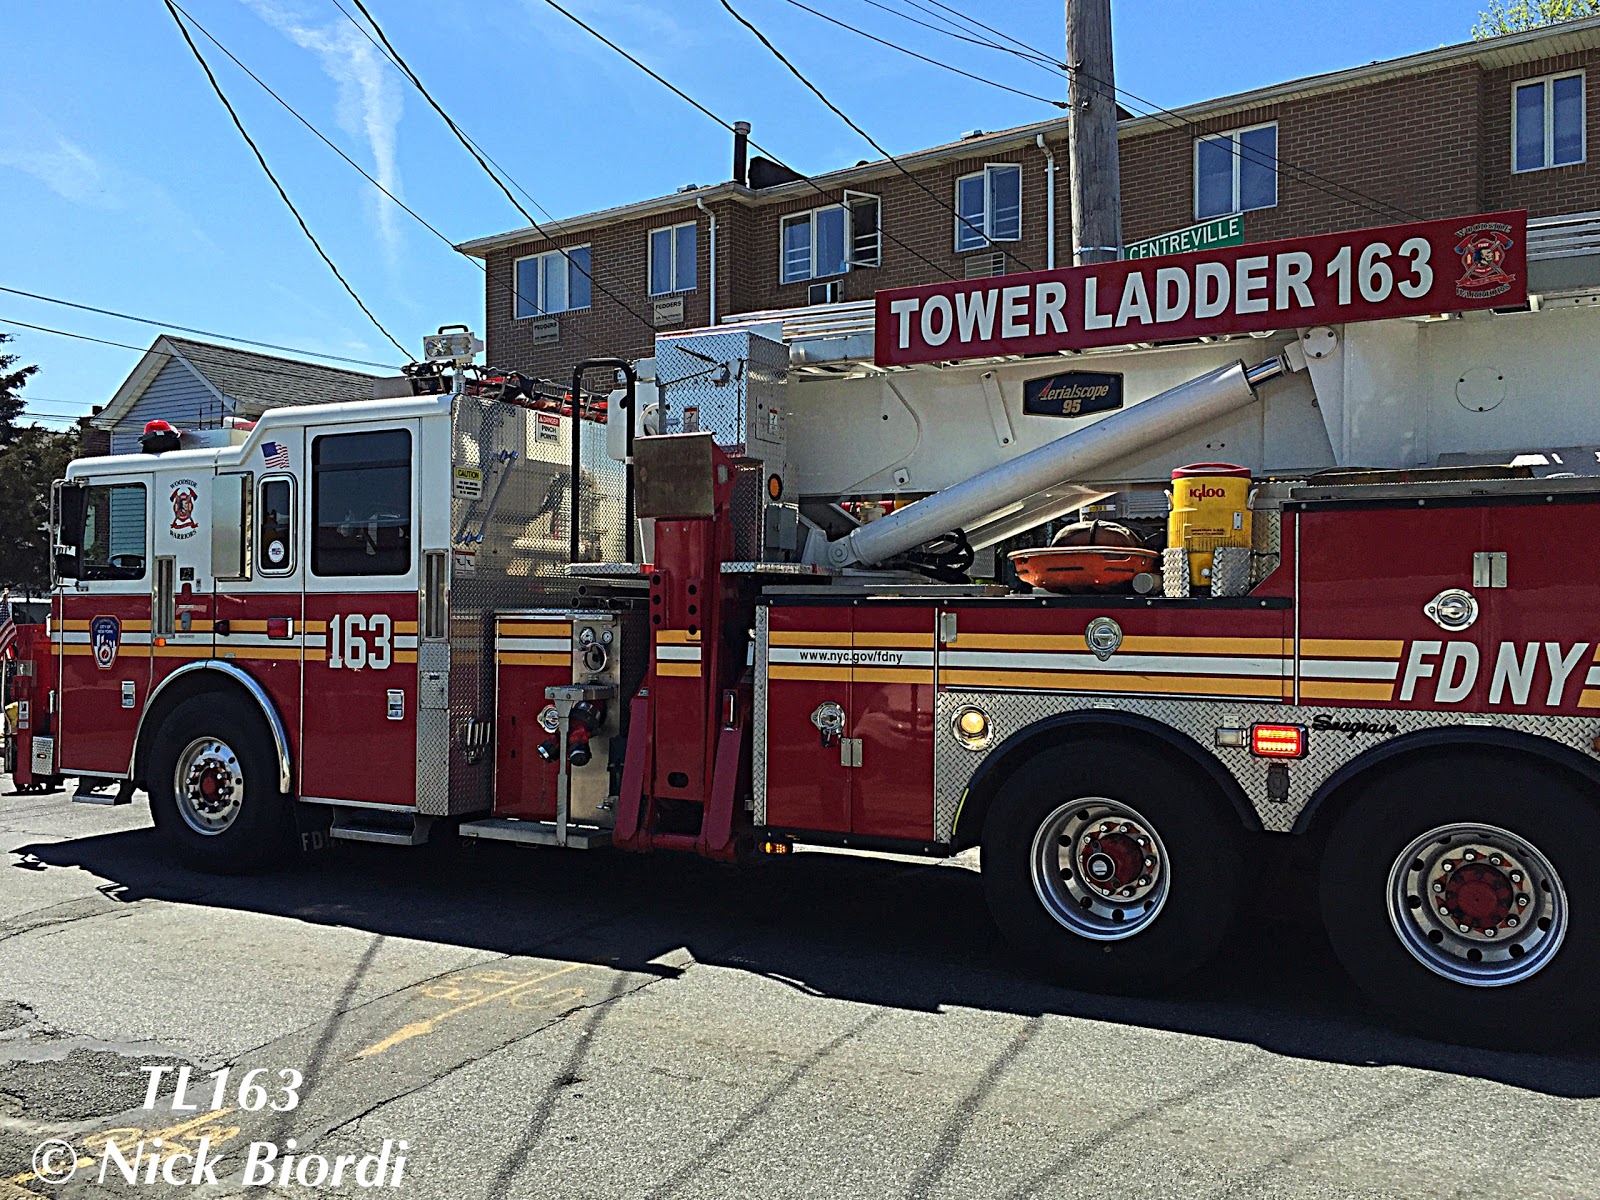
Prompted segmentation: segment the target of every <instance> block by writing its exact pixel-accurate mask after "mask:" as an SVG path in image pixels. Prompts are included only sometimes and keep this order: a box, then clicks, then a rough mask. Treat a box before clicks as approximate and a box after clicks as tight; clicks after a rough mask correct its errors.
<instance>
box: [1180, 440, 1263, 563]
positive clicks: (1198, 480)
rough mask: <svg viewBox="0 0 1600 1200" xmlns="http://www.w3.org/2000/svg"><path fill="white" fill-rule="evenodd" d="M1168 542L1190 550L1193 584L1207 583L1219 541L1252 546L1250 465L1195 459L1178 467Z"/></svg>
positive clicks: (1226, 543) (1219, 544) (1220, 543)
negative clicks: (1194, 461)
mask: <svg viewBox="0 0 1600 1200" xmlns="http://www.w3.org/2000/svg"><path fill="white" fill-rule="evenodd" d="M1167 545H1168V546H1182V547H1183V548H1184V549H1185V550H1186V551H1188V553H1189V583H1190V585H1191V586H1193V587H1204V586H1206V585H1208V584H1209V583H1210V582H1211V556H1212V554H1213V552H1215V550H1216V549H1217V547H1218V546H1249V545H1250V469H1249V468H1248V467H1240V466H1235V465H1234V464H1233V463H1190V464H1189V465H1188V466H1187V467H1179V468H1178V469H1177V470H1175V471H1174V472H1173V473H1172V512H1171V514H1170V515H1169V516H1168V518H1167Z"/></svg>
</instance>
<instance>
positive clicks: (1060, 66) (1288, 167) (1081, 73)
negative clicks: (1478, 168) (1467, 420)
mask: <svg viewBox="0 0 1600 1200" xmlns="http://www.w3.org/2000/svg"><path fill="white" fill-rule="evenodd" d="M786 2H787V3H791V4H792V3H795V2H796V0H786ZM866 2H867V3H869V4H873V6H874V7H876V8H883V9H884V11H886V12H895V10H893V9H889V8H887V7H886V6H884V5H883V4H879V3H877V2H876V0H866ZM927 2H928V3H930V4H933V5H935V6H937V7H938V8H940V9H943V10H944V11H945V12H947V13H951V14H954V15H955V16H956V17H959V18H960V19H961V20H963V21H965V22H967V24H968V25H970V26H972V27H975V28H977V29H981V30H984V31H986V32H988V33H992V34H994V35H995V36H996V37H999V38H1004V39H1005V40H1006V41H1008V42H1010V43H1011V44H1012V46H1014V47H1020V49H1012V48H1009V47H1006V46H1002V45H1000V44H999V43H998V42H989V43H987V44H988V45H989V47H990V48H991V49H995V50H1000V51H1004V52H1005V53H1007V54H1012V55H1015V56H1016V57H1018V58H1020V59H1022V60H1023V61H1024V62H1032V63H1035V64H1041V63H1048V64H1049V65H1050V68H1051V69H1052V70H1054V71H1058V72H1061V73H1063V74H1066V75H1068V76H1074V75H1075V76H1077V77H1078V78H1080V79H1083V80H1085V81H1087V82H1089V83H1092V84H1094V85H1095V86H1096V87H1098V88H1099V89H1100V90H1101V91H1102V92H1104V91H1107V90H1109V91H1110V93H1111V95H1112V98H1113V99H1115V98H1116V97H1118V96H1120V97H1122V98H1123V99H1124V100H1126V101H1127V102H1128V103H1127V107H1128V108H1129V110H1130V111H1133V110H1134V109H1135V106H1137V108H1140V109H1143V110H1144V111H1143V112H1138V111H1135V112H1134V115H1135V116H1139V117H1148V118H1151V119H1154V120H1156V121H1159V122H1160V123H1161V124H1163V125H1165V126H1167V127H1168V128H1170V129H1181V130H1183V131H1185V132H1187V133H1189V135H1190V136H1191V137H1194V138H1196V139H1202V140H1203V139H1205V138H1206V137H1207V136H1208V135H1206V134H1205V133H1204V132H1203V131H1202V130H1201V129H1200V127H1199V126H1198V125H1197V124H1196V123H1195V122H1193V121H1191V120H1189V119H1187V118H1186V117H1183V116H1180V115H1179V114H1178V113H1175V112H1173V111H1172V110H1171V109H1169V108H1163V107H1162V106H1161V105H1159V104H1157V103H1156V102H1155V101H1153V100H1147V99H1145V98H1144V97H1143V96H1140V95H1138V94H1137V93H1134V92H1130V91H1128V90H1127V89H1126V88H1123V87H1119V86H1117V85H1116V84H1114V83H1109V82H1107V81H1106V80H1104V79H1101V78H1099V77H1098V76H1096V75H1092V74H1090V73H1089V72H1088V71H1085V70H1083V69H1082V68H1081V67H1074V66H1072V65H1070V64H1068V63H1063V62H1061V61H1060V60H1058V59H1055V58H1053V57H1052V56H1050V55H1048V54H1046V53H1045V52H1044V51H1043V50H1040V49H1039V48H1038V47H1037V46H1033V45H1030V44H1029V43H1027V42H1024V41H1021V40H1019V39H1017V38H1014V37H1012V36H1011V35H1010V34H1008V33H1005V32H1004V31H1002V30H999V29H996V28H995V27H994V26H992V25H986V24H984V23H983V22H982V21H980V20H978V19H977V18H976V17H971V16H968V15H967V14H966V13H964V12H962V11H961V10H960V9H957V8H952V7H951V6H950V5H948V4H945V3H942V0H927ZM904 3H907V4H910V5H911V6H912V7H913V8H915V9H917V10H918V11H919V12H924V13H929V15H937V14H933V13H930V12H929V10H928V9H927V8H925V7H924V6H923V4H921V3H920V2H919V0H904ZM802 7H803V6H802ZM895 15H896V16H899V17H900V18H901V19H903V20H907V21H912V22H913V23H915V24H917V25H924V26H925V27H928V28H931V26H926V23H925V22H922V21H918V20H916V18H914V17H911V16H909V15H907V14H906V13H903V12H896V13H895ZM835 24H841V22H835ZM951 24H954V22H951ZM845 27H846V28H850V29H852V30H853V32H856V33H860V34H861V35H862V36H863V37H871V36H872V35H871V34H867V33H863V32H862V31H861V30H855V29H853V27H852V26H845ZM940 32H944V33H945V36H947V37H952V38H956V39H958V40H960V41H973V40H974V39H972V38H969V37H966V36H964V35H962V34H959V33H953V32H949V31H940ZM874 40H878V39H874ZM1169 118H1170V119H1169ZM1226 148H1227V150H1228V152H1229V153H1230V154H1232V155H1233V157H1235V158H1237V159H1240V160H1241V161H1245V160H1246V159H1248V160H1249V161H1252V162H1259V163H1262V164H1267V165H1271V166H1272V167H1273V168H1274V170H1283V171H1287V172H1288V173H1289V174H1290V175H1292V176H1297V177H1299V179H1300V182H1302V183H1304V184H1306V185H1307V186H1309V187H1310V188H1311V189H1312V190H1313V191H1318V192H1321V193H1322V194H1323V195H1325V196H1329V197H1331V198H1333V199H1335V200H1338V201H1339V202H1340V203H1342V204H1350V205H1353V206H1354V207H1356V208H1363V209H1366V211H1368V212H1371V213H1374V214H1376V215H1377V216H1380V217H1385V218H1387V216H1388V214H1390V213H1398V214H1399V215H1401V216H1403V217H1408V218H1410V219H1411V220H1421V217H1419V216H1418V215H1417V214H1416V213H1413V212H1411V211H1409V210H1408V209H1404V208H1401V207H1400V206H1398V205H1395V204H1390V203H1389V202H1388V201H1386V200H1381V199H1379V198H1378V197H1376V196H1373V195H1370V194H1368V193H1366V192H1363V191H1362V190H1361V189H1360V188H1356V187H1352V186H1350V185H1349V184H1347V183H1341V182H1339V181H1337V180H1333V179H1329V178H1328V177H1327V176H1325V175H1320V174H1318V173H1317V172H1316V171H1313V170H1311V169H1310V168H1309V167H1303V166H1300V165H1298V164H1296V163H1293V162H1290V161H1289V160H1288V159H1284V158H1280V157H1278V156H1277V155H1275V154H1264V153H1262V152H1261V151H1259V150H1250V151H1248V152H1247V151H1246V150H1245V149H1244V148H1243V147H1242V146H1240V145H1239V144H1237V143H1236V142H1235V141H1234V140H1233V139H1231V138H1229V139H1227V140H1226ZM1313 181H1316V182H1313ZM1319 184H1327V185H1329V186H1327V187H1322V186H1319ZM1330 188H1337V189H1339V191H1333V190H1330ZM1341 192H1344V193H1348V194H1345V195H1341V194H1340V193H1341ZM1351 197H1357V198H1358V199H1352V198H1351ZM1361 201H1370V202H1371V203H1370V204H1364V203H1361ZM1374 206H1376V207H1374Z"/></svg>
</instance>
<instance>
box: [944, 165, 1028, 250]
mask: <svg viewBox="0 0 1600 1200" xmlns="http://www.w3.org/2000/svg"><path fill="white" fill-rule="evenodd" d="M1021 240H1022V168H1021V167H1020V166H1018V165H1017V164H1016V163H990V164H989V165H988V166H986V167H984V168H983V170H981V171H976V172H974V173H973V174H971V175H963V176H962V177H961V178H960V179H958V180H956V253H958V254H959V253H961V252H962V251H964V250H981V249H983V248H984V247H985V246H988V245H992V244H993V243H995V242H1020V241H1021Z"/></svg>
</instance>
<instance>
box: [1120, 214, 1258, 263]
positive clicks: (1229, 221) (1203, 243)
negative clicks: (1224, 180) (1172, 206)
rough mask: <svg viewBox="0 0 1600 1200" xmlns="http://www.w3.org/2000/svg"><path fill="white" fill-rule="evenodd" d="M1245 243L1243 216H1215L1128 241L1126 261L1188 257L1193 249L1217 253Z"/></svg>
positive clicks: (1124, 249) (1123, 253) (1124, 256)
mask: <svg viewBox="0 0 1600 1200" xmlns="http://www.w3.org/2000/svg"><path fill="white" fill-rule="evenodd" d="M1243 244H1244V217H1243V216H1242V215H1241V214H1239V213H1234V214H1233V215H1232V216H1231V217H1215V218H1213V219H1212V220H1210V221H1202V222H1200V224H1198V225H1191V226H1189V228H1187V229H1174V230H1173V231H1172V232H1171V233H1162V234H1158V235H1156V236H1155V237H1153V238H1145V239H1144V240H1143V241H1138V242H1129V243H1128V244H1127V245H1126V246H1124V247H1123V248H1122V257H1123V258H1160V257H1161V256H1162V255H1163V254H1187V253H1188V252H1189V251H1191V250H1215V249H1216V248H1217V247H1219V246H1242V245H1243Z"/></svg>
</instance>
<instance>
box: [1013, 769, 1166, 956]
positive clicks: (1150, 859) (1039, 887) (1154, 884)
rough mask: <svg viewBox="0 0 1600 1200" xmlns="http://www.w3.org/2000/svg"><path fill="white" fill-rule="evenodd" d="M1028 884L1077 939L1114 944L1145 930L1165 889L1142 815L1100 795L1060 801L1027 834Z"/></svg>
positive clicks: (1162, 864)
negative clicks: (1030, 842) (1030, 881)
mask: <svg viewBox="0 0 1600 1200" xmlns="http://www.w3.org/2000/svg"><path fill="white" fill-rule="evenodd" d="M1029 858H1030V862H1031V865H1032V874H1033V890H1034V891H1035V892H1036V893H1037V894H1038V897H1039V902H1040V903H1041V904H1043V905H1044V908H1045V911H1046V912H1048V913H1049V914H1050V916H1051V917H1052V918H1054V920H1055V921H1056V922H1057V923H1058V924H1060V925H1061V926H1063V927H1064V928H1066V929H1067V930H1069V931H1071V932H1072V933H1075V934H1077V935H1078V936H1079V937H1083V938H1089V939H1090V940H1091V941H1097V942H1116V941H1121V940H1122V939H1123V938H1129V937H1132V936H1134V934H1136V933H1140V932H1142V931H1143V930H1144V929H1146V928H1148V927H1149V925H1150V923H1151V922H1152V921H1154V920H1155V919H1156V917H1158V916H1159V915H1160V914H1161V909H1162V907H1163V906H1164V905H1165V904H1166V902H1167V892H1168V890H1169V887H1170V880H1171V874H1170V865H1169V862H1168V859H1167V849H1166V846H1165V845H1164V844H1163V843H1162V841H1161V836H1160V835H1159V834H1158V833H1157V832H1156V829H1155V826H1154V825H1152V824H1151V823H1150V822H1149V821H1148V820H1146V819H1145V817H1144V816H1143V815H1142V814H1141V813H1139V812H1138V811H1136V810H1135V809H1132V808H1130V807H1129V806H1128V805H1126V804H1121V803H1119V802H1117V801H1115V800H1110V799H1107V798H1106V797H1104V796H1085V797H1081V798H1079V799H1077V800H1073V801H1070V802H1069V803H1066V804H1063V805H1061V807H1060V808H1057V809H1056V810H1055V811H1054V812H1052V813H1051V814H1050V815H1049V816H1048V817H1046V818H1045V819H1044V820H1043V821H1042V822H1041V823H1040V825H1039V828H1038V830H1037V831H1036V832H1035V833H1034V836H1033V847H1032V852H1031V853H1030V855H1029Z"/></svg>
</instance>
